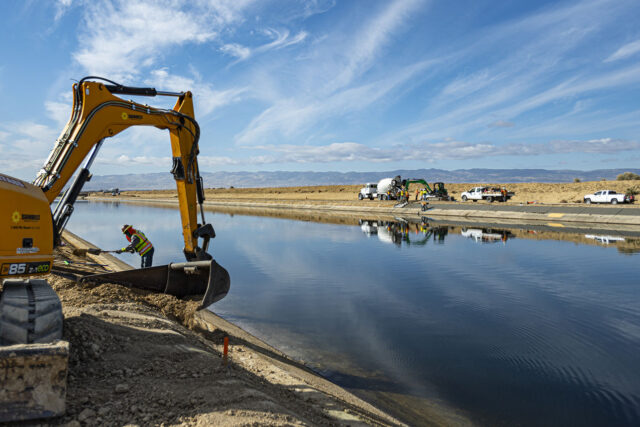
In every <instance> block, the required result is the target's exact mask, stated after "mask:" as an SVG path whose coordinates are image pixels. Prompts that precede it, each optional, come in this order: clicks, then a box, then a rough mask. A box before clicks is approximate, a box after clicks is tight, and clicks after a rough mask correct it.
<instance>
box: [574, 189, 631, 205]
mask: <svg viewBox="0 0 640 427" xmlns="http://www.w3.org/2000/svg"><path fill="white" fill-rule="evenodd" d="M634 201H635V198H634V196H633V195H632V194H619V193H616V192H615V191H613V190H600V191H596V192H595V193H593V194H587V195H585V196H584V202H585V203H586V204H591V203H611V204H612V205H617V204H618V203H633V202H634Z"/></svg>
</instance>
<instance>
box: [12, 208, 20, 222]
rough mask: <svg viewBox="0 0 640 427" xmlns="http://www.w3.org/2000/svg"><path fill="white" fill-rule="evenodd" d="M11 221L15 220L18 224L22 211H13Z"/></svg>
mask: <svg viewBox="0 0 640 427" xmlns="http://www.w3.org/2000/svg"><path fill="white" fill-rule="evenodd" d="M11 221H13V222H15V223H16V224H17V223H19V222H20V212H18V211H15V212H14V213H13V215H11Z"/></svg>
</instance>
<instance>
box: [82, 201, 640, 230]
mask: <svg viewBox="0 0 640 427" xmlns="http://www.w3.org/2000/svg"><path fill="white" fill-rule="evenodd" d="M89 200H96V201H112V202H113V201H119V202H130V203H141V204H145V203H152V204H156V205H157V204H165V205H167V206H177V204H178V202H177V200H175V199H170V198H145V197H142V196H136V197H126V196H124V197H90V198H89ZM204 205H205V207H210V208H240V209H246V208H249V209H255V210H297V211H309V212H317V213H319V214H325V213H326V214H332V213H336V212H340V213H351V214H354V215H361V216H362V215H365V216H366V215H372V214H374V215H394V216H405V217H406V216H415V217H420V216H425V215H427V216H429V217H433V218H439V217H442V218H452V219H458V220H461V219H466V220H488V219H492V220H507V221H518V222H520V223H530V222H531V223H533V222H541V221H542V222H555V223H574V224H576V223H580V224H585V225H588V224H594V225H597V224H600V225H603V224H608V225H626V226H640V209H638V208H637V207H636V206H630V205H615V206H611V205H606V206H605V205H581V204H515V203H504V204H503V203H485V202H478V203H472V202H466V203H463V202H430V203H428V205H427V209H426V210H423V207H422V205H421V204H420V203H419V202H415V201H412V202H409V203H408V204H407V205H405V206H401V207H400V206H398V207H396V206H397V205H398V204H397V203H396V202H379V201H368V200H363V201H355V202H347V201H321V200H314V201H304V200H289V201H279V200H273V201H264V200H230V199H225V200H205V202H204Z"/></svg>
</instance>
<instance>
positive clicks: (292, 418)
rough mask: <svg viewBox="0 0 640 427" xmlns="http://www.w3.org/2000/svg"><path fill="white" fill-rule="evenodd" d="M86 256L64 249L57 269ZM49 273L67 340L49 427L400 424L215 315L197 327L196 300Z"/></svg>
mask: <svg viewBox="0 0 640 427" xmlns="http://www.w3.org/2000/svg"><path fill="white" fill-rule="evenodd" d="M64 261H66V263H64ZM94 261H95V260H94ZM87 262H89V263H93V262H92V260H87V259H86V258H83V257H77V256H75V255H73V253H72V248H71V247H68V246H67V247H62V248H60V249H59V250H58V254H57V257H56V261H55V265H57V266H60V267H61V268H67V269H69V268H76V269H78V270H88V269H95V268H96V267H92V266H86V264H85V263H87ZM47 278H48V280H49V283H51V284H52V286H53V287H54V289H55V290H56V292H57V293H58V295H59V296H60V299H61V301H62V304H63V311H64V317H65V325H64V327H65V329H64V338H65V339H66V340H68V341H69V342H70V343H71V354H70V362H69V376H68V391H67V414H66V416H65V417H63V418H62V419H58V420H56V421H54V422H53V423H52V424H57V425H68V426H79V425H107V426H111V425H112V426H121V425H189V426H191V425H194V426H205V425H206V426H208V425H224V426H227V425H228V426H236V425H401V423H399V422H398V421H396V420H394V419H393V418H391V417H389V416H387V415H385V414H384V413H382V412H381V411H379V410H377V409H376V408H374V407H372V406H371V405H369V404H367V403H365V402H364V401H362V400H360V399H358V398H356V397H355V396H353V395H351V394H350V393H348V392H346V391H344V390H343V389H341V388H339V387H337V386H335V385H334V384H331V383H330V382H328V381H326V380H324V379H322V378H321V377H319V376H317V375H315V374H314V373H313V372H311V371H309V370H308V369H306V368H305V367H304V366H302V365H300V364H298V363H296V362H295V361H293V360H291V359H289V358H287V357H286V356H285V355H284V354H282V353H280V352H278V351H277V350H275V349H273V348H270V347H269V346H267V345H266V344H264V343H261V342H260V341H259V340H257V339H256V338H254V337H252V336H250V335H249V334H247V333H246V332H244V331H242V330H241V329H239V328H237V327H235V326H233V325H231V324H229V323H228V322H226V321H224V320H223V319H221V318H219V317H217V316H215V315H214V314H211V313H207V316H206V319H207V320H208V323H207V328H203V327H201V319H202V317H199V314H198V313H197V312H196V308H197V306H198V302H196V301H182V300H178V299H177V298H175V297H172V296H169V295H164V294H154V293H149V292H146V291H142V290H136V289H130V288H126V287H123V286H120V285H113V284H102V285H95V284H87V285H80V284H78V283H76V282H75V281H72V280H69V279H67V278H63V277H59V276H56V275H53V274H52V275H49V276H48V277H47ZM199 325H200V326H199ZM205 329H206V330H205ZM225 336H228V337H229V344H230V345H229V348H230V350H229V356H228V359H227V361H226V363H225V360H224V358H223V356H222V347H223V340H224V337H225Z"/></svg>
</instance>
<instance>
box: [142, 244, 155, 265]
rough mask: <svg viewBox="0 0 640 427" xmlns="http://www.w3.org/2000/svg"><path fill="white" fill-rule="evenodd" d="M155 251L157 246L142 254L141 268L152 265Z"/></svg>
mask: <svg viewBox="0 0 640 427" xmlns="http://www.w3.org/2000/svg"><path fill="white" fill-rule="evenodd" d="M153 251H155V248H151V250H150V251H149V252H147V253H146V254H144V255H142V257H141V258H140V262H141V264H140V267H141V268H145V267H151V263H152V262H153Z"/></svg>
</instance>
